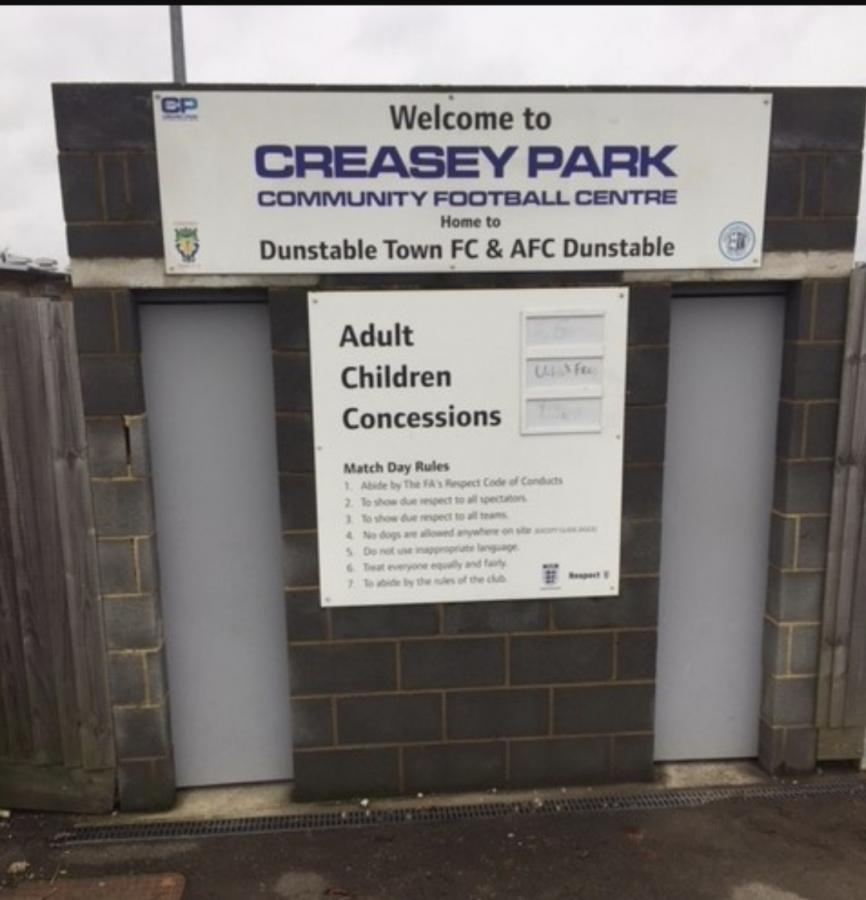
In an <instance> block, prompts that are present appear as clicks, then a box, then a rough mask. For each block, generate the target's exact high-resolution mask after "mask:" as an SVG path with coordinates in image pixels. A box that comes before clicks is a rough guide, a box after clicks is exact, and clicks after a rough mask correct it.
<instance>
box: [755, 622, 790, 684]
mask: <svg viewBox="0 0 866 900" xmlns="http://www.w3.org/2000/svg"><path fill="white" fill-rule="evenodd" d="M761 671H762V672H763V675H764V678H765V679H768V678H769V677H770V676H771V675H785V674H786V673H787V671H788V628H787V627H780V626H779V625H778V624H777V623H776V622H774V621H773V620H772V619H770V618H769V617H767V616H765V617H764V628H763V633H762V635H761Z"/></svg>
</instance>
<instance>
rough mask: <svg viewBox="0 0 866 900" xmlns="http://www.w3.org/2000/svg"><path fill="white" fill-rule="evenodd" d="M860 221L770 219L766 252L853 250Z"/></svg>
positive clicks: (767, 229) (766, 231) (765, 246)
mask: <svg viewBox="0 0 866 900" xmlns="http://www.w3.org/2000/svg"><path fill="white" fill-rule="evenodd" d="M856 231H857V219H856V218H855V217H854V216H851V217H850V218H841V217H840V218H838V219H818V220H815V219H805V220H799V219H768V220H767V223H766V225H765V227H764V251H765V252H769V251H775V250H853V249H854V236H855V234H856Z"/></svg>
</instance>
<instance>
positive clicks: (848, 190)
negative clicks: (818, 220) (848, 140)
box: [824, 153, 862, 216]
mask: <svg viewBox="0 0 866 900" xmlns="http://www.w3.org/2000/svg"><path fill="white" fill-rule="evenodd" d="M861 163H862V158H861V156H860V154H859V153H834V154H832V155H831V156H828V157H827V163H826V175H825V178H824V215H825V216H856V215H857V208H858V206H859V202H860V167H861Z"/></svg>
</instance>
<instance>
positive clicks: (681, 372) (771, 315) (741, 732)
mask: <svg viewBox="0 0 866 900" xmlns="http://www.w3.org/2000/svg"><path fill="white" fill-rule="evenodd" d="M783 319H784V304H783V301H782V299H781V298H779V297H767V296H754V297H744V296H737V297H722V296H713V297H701V298H678V299H676V300H675V301H674V303H673V306H672V311H671V339H670V374H669V390H668V413H667V435H666V450H665V480H664V496H663V506H662V529H663V530H662V564H661V599H660V609H659V649H658V675H657V695H656V751H655V753H656V759H659V760H684V759H696V760H697V759H725V758H727V759H733V758H745V757H752V756H756V755H757V752H758V722H759V716H760V699H761V635H762V620H763V614H764V605H765V595H766V583H767V558H768V547H769V528H770V510H771V504H772V493H773V467H774V456H775V438H776V416H777V408H778V402H779V385H780V379H781V367H782V366H781V360H782V339H783V338H782V335H783V324H784V323H783Z"/></svg>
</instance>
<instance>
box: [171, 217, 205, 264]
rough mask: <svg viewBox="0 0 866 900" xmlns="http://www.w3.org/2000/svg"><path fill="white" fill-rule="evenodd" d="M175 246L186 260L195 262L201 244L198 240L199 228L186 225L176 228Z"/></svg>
mask: <svg viewBox="0 0 866 900" xmlns="http://www.w3.org/2000/svg"><path fill="white" fill-rule="evenodd" d="M174 246H175V247H177V252H178V253H179V254H180V258H181V259H182V260H183V261H184V262H188V263H191V262H195V258H196V254H197V253H198V249H199V247H200V246H201V244H200V243H199V240H198V228H192V227H191V226H189V225H185V226H183V227H182V228H175V229H174Z"/></svg>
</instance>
